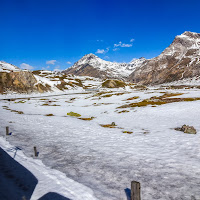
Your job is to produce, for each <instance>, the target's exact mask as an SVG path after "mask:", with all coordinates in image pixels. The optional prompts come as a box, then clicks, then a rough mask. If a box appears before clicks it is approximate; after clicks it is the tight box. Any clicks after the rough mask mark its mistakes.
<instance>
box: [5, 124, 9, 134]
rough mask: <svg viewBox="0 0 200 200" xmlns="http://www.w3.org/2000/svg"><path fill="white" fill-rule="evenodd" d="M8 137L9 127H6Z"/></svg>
mask: <svg viewBox="0 0 200 200" xmlns="http://www.w3.org/2000/svg"><path fill="white" fill-rule="evenodd" d="M6 135H9V126H6Z"/></svg>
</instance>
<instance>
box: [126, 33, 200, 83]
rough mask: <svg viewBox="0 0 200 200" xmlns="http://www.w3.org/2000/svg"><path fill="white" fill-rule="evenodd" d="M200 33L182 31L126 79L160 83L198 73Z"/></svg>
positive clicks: (199, 72) (199, 64)
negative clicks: (160, 51)
mask: <svg viewBox="0 0 200 200" xmlns="http://www.w3.org/2000/svg"><path fill="white" fill-rule="evenodd" d="M199 60H200V34H198V33H192V32H184V33H183V34H182V35H179V36H176V38H175V39H174V41H173V42H172V44H171V45H170V46H169V47H168V48H166V49H165V50H164V51H163V52H162V53H161V54H160V55H159V56H158V57H155V58H152V59H149V60H146V61H145V62H144V63H143V64H142V66H140V67H138V68H136V69H135V70H134V71H133V73H132V74H131V75H130V76H129V78H128V80H129V81H131V82H135V83H140V84H161V83H166V82H172V81H176V80H180V79H184V78H191V77H194V76H196V75H199V74H200V61H199Z"/></svg>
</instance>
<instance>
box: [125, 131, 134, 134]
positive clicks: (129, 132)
mask: <svg viewBox="0 0 200 200" xmlns="http://www.w3.org/2000/svg"><path fill="white" fill-rule="evenodd" d="M123 133H128V134H131V133H133V132H132V131H123Z"/></svg>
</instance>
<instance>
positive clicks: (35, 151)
mask: <svg viewBox="0 0 200 200" xmlns="http://www.w3.org/2000/svg"><path fill="white" fill-rule="evenodd" d="M33 149H34V154H35V157H37V156H38V152H37V148H36V147H33Z"/></svg>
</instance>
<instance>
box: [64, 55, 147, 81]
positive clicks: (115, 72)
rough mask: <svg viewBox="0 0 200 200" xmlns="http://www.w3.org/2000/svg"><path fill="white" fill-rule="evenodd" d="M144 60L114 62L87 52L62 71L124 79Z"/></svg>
mask: <svg viewBox="0 0 200 200" xmlns="http://www.w3.org/2000/svg"><path fill="white" fill-rule="evenodd" d="M145 61H146V59H145V58H140V59H134V60H132V62H131V63H116V62H109V61H105V60H103V59H101V58H99V57H97V56H95V55H94V54H87V55H85V56H83V57H82V58H81V59H80V60H79V61H78V62H76V63H75V64H74V65H73V66H72V67H70V68H68V69H66V70H64V73H66V74H73V75H79V76H92V77H96V78H120V79H125V78H127V77H128V76H129V75H130V73H131V72H132V71H133V70H134V69H135V68H136V67H139V66H141V64H142V63H144V62H145Z"/></svg>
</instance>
